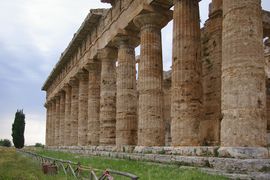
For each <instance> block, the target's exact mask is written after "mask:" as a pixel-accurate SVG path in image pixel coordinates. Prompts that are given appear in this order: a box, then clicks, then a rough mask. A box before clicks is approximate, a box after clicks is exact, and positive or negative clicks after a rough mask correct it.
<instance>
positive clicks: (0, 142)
mask: <svg viewBox="0 0 270 180" xmlns="http://www.w3.org/2000/svg"><path fill="white" fill-rule="evenodd" d="M0 146H5V147H11V141H10V140H8V139H1V140H0Z"/></svg>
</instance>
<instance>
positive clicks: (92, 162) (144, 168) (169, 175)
mask: <svg viewBox="0 0 270 180" xmlns="http://www.w3.org/2000/svg"><path fill="white" fill-rule="evenodd" d="M35 152H36V153H38V154H40V155H44V156H49V157H54V158H57V159H63V160H71V161H73V162H81V164H82V165H85V166H91V167H93V168H97V169H100V170H105V169H113V170H117V171H124V172H130V173H132V174H135V175H137V176H139V177H140V179H142V180H170V179H173V180H175V179H179V180H180V179H181V180H182V179H183V180H211V179H214V180H223V179H226V178H224V177H221V176H213V175H208V174H205V173H202V172H200V171H199V170H198V169H184V168H181V167H179V166H177V165H162V164H157V163H148V162H141V161H134V160H122V159H111V158H106V157H96V156H83V155H78V154H71V153H64V152H54V151H48V150H44V149H37V150H35ZM115 179H117V180H118V179H123V178H120V177H117V178H115Z"/></svg>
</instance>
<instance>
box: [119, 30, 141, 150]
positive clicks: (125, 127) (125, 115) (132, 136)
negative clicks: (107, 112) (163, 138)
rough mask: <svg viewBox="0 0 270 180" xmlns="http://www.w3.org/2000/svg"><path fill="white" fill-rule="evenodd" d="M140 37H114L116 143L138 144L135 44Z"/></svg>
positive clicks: (120, 144)
mask: <svg viewBox="0 0 270 180" xmlns="http://www.w3.org/2000/svg"><path fill="white" fill-rule="evenodd" d="M138 40H139V39H138V38H137V37H134V36H128V35H119V36H117V37H116V39H114V41H115V43H116V44H117V46H118V66H117V81H116V82H117V83H116V87H117V93H116V94H117V96H116V145H117V146H122V145H136V144H137V91H136V68H135V50H134V48H135V46H136V45H137V44H138Z"/></svg>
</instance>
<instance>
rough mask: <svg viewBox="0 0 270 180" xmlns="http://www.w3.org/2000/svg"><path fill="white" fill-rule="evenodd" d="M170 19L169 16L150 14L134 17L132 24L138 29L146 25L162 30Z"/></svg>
mask: <svg viewBox="0 0 270 180" xmlns="http://www.w3.org/2000/svg"><path fill="white" fill-rule="evenodd" d="M170 19H171V18H170V15H165V14H161V13H157V12H150V13H145V14H140V15H138V16H136V17H135V18H134V19H133V22H134V24H135V25H136V26H137V27H138V28H142V27H144V26H146V25H154V26H157V27H158V28H162V27H164V26H165V25H166V24H167V23H168V22H169V21H170Z"/></svg>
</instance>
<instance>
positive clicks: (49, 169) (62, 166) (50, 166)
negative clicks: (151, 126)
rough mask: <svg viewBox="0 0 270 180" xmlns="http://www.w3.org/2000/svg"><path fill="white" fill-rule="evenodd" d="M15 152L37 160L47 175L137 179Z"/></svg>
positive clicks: (129, 174) (118, 173)
mask: <svg viewBox="0 0 270 180" xmlns="http://www.w3.org/2000/svg"><path fill="white" fill-rule="evenodd" d="M17 152H18V153H21V154H24V155H26V156H28V157H31V158H33V159H35V160H37V161H38V162H39V164H40V165H41V166H42V170H43V172H44V173H45V174H48V175H54V174H57V173H58V172H59V171H62V172H63V173H64V174H65V175H70V176H73V177H74V179H90V180H113V179H115V177H126V178H127V179H131V180H138V179H139V177H138V176H136V175H134V174H131V173H127V172H121V171H115V170H111V169H106V170H101V169H96V168H92V167H87V166H83V165H82V164H81V163H80V162H78V163H75V162H72V161H67V160H62V159H56V158H51V157H46V156H41V155H39V154H36V153H33V152H29V151H25V150H22V149H17ZM98 172H101V175H100V176H98V175H97V173H98Z"/></svg>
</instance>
